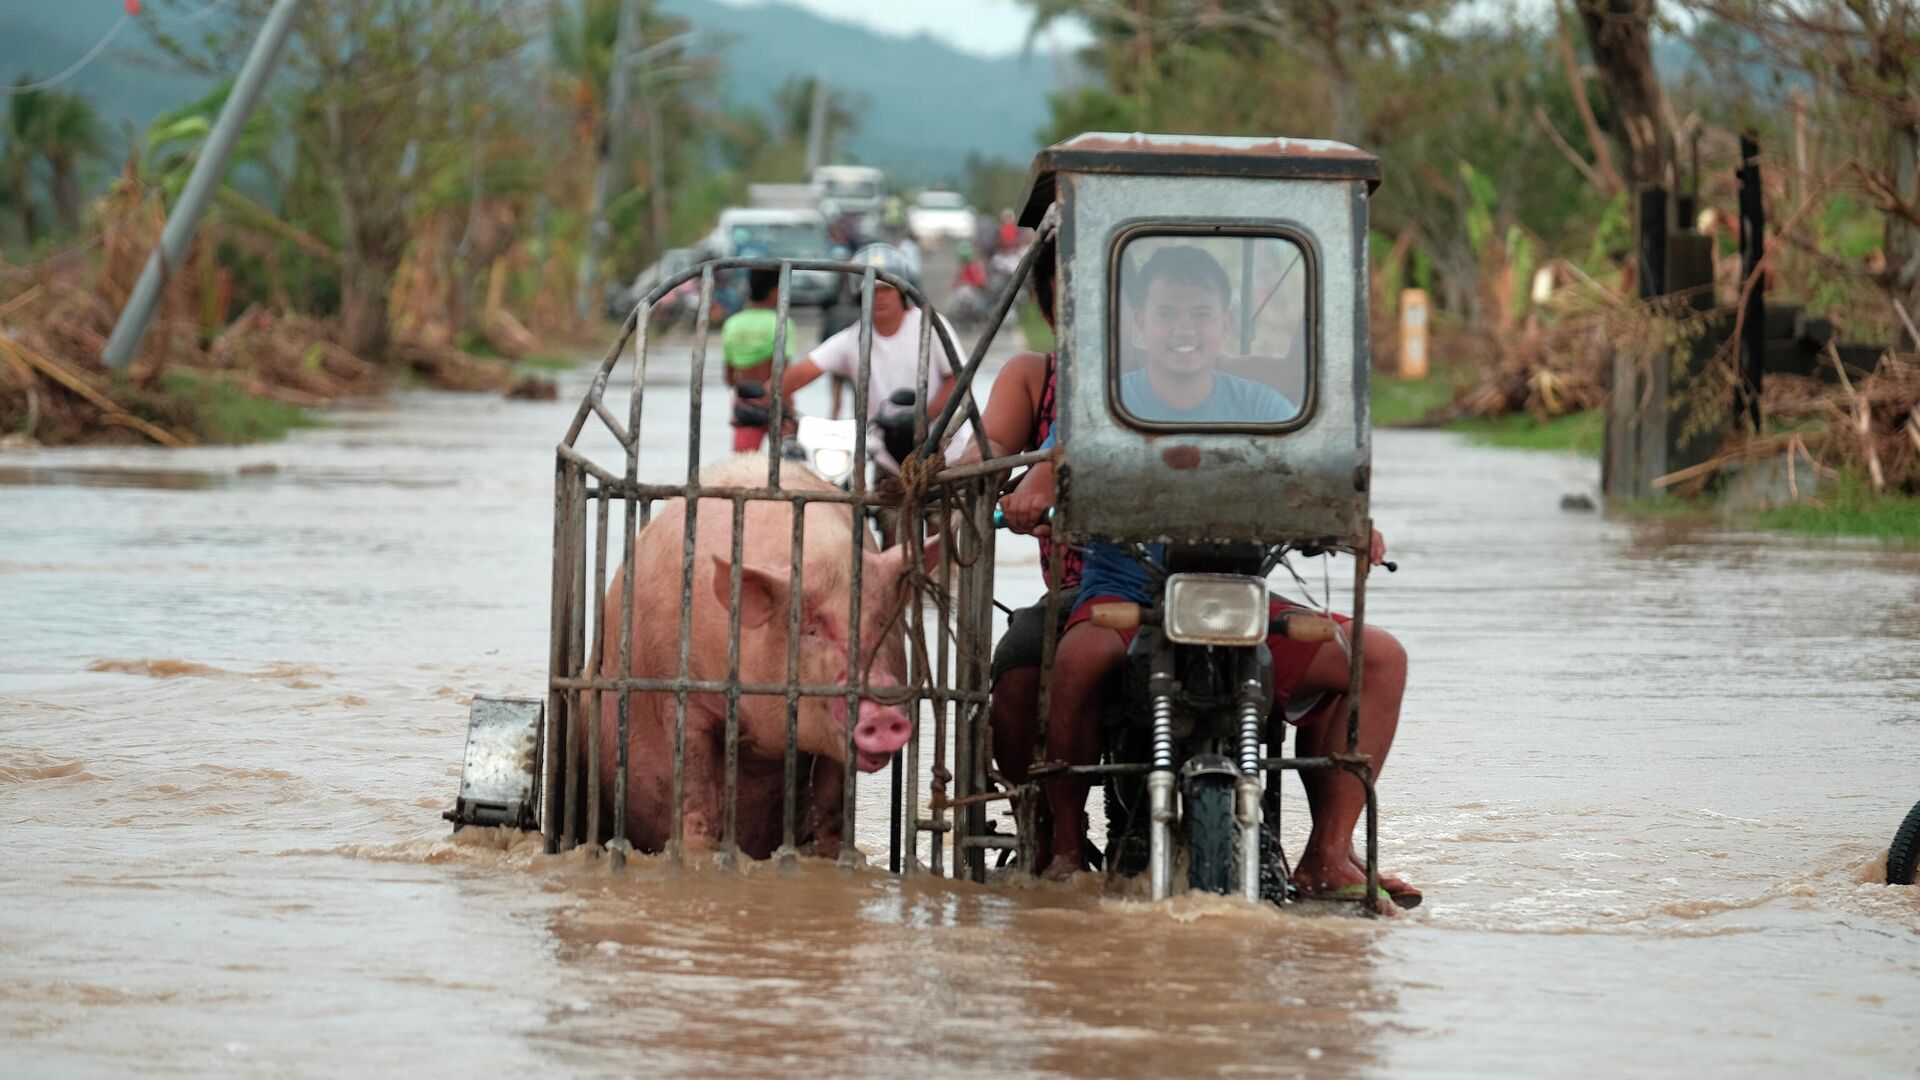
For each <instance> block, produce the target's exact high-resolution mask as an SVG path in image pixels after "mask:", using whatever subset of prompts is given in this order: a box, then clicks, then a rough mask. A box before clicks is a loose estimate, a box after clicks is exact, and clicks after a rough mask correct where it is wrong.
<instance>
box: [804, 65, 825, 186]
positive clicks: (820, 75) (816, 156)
mask: <svg viewBox="0 0 1920 1080" xmlns="http://www.w3.org/2000/svg"><path fill="white" fill-rule="evenodd" d="M828 93H830V91H829V90H828V89H827V73H826V72H824V71H821V72H816V73H815V74H814V76H813V102H812V104H811V106H810V107H809V108H808V110H807V177H808V179H812V177H813V170H815V169H817V168H819V167H820V166H822V165H825V164H826V153H827V95H828Z"/></svg>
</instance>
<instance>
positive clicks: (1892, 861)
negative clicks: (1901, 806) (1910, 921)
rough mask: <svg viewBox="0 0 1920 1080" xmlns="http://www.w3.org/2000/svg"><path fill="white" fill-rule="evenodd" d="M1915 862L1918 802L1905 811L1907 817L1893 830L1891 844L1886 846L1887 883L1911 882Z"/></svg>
mask: <svg viewBox="0 0 1920 1080" xmlns="http://www.w3.org/2000/svg"><path fill="white" fill-rule="evenodd" d="M1916 863H1920V803H1915V804H1914V805H1913V809H1911V810H1909V811H1907V818H1906V820H1905V821H1902V822H1901V823H1900V827H1899V828H1898V829H1895V830H1894V833H1893V844H1892V846H1890V847H1888V848H1887V884H1889V885H1911V884H1913V877H1914V871H1915V869H1916V865H1915V864H1916Z"/></svg>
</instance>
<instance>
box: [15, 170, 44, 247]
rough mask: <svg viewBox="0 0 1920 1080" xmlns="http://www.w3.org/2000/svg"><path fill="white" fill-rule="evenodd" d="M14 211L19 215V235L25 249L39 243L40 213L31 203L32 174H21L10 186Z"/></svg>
mask: <svg viewBox="0 0 1920 1080" xmlns="http://www.w3.org/2000/svg"><path fill="white" fill-rule="evenodd" d="M10 186H11V188H12V195H13V205H14V209H15V210H16V211H18V212H19V214H20V234H21V238H22V239H24V240H25V241H26V244H27V247H29V248H31V247H33V245H35V244H37V243H39V242H40V211H39V208H38V207H36V206H35V205H34V203H33V180H32V174H30V173H28V174H23V175H22V176H21V177H20V178H18V179H16V180H15V182H14V183H13V184H12V185H10Z"/></svg>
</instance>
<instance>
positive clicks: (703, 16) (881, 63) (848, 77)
mask: <svg viewBox="0 0 1920 1080" xmlns="http://www.w3.org/2000/svg"><path fill="white" fill-rule="evenodd" d="M659 6H660V9H661V10H663V11H669V12H672V13H674V14H676V15H682V16H685V17H686V18H688V19H690V20H692V21H693V23H694V24H695V25H697V26H700V27H703V28H708V29H712V30H715V31H718V32H720V33H721V34H723V35H725V36H726V37H729V38H732V39H733V40H732V41H731V42H730V43H729V44H727V45H725V46H724V47H723V48H722V49H721V50H720V54H721V56H722V57H723V58H724V60H725V64H726V90H727V94H728V96H729V98H731V99H732V100H733V101H734V102H745V103H754V102H757V101H766V100H769V99H770V98H771V96H772V93H773V91H774V89H775V88H776V87H778V86H779V85H780V84H781V83H782V82H785V81H786V80H787V79H789V78H791V77H793V76H796V75H811V74H814V73H816V72H818V73H822V74H824V75H825V76H826V79H827V81H828V82H829V83H830V84H832V85H833V86H835V87H836V88H839V89H843V90H847V91H850V92H852V93H855V94H859V95H862V96H864V97H865V98H866V100H867V104H868V111H867V113H866V115H865V116H864V117H863V118H862V121H861V125H860V130H859V132H858V133H857V134H855V136H854V137H853V138H852V140H851V141H850V143H849V144H848V145H847V149H849V150H850V151H851V152H852V153H853V155H854V156H856V157H858V158H860V159H861V160H862V161H863V162H866V163H868V164H873V165H878V166H880V167H881V168H883V169H886V170H887V171H888V172H890V173H892V174H894V175H895V176H897V177H899V178H901V179H903V180H906V181H908V182H911V183H930V182H934V181H938V180H942V179H957V178H958V177H959V176H960V171H961V165H962V163H963V162H965V161H966V157H967V154H968V153H969V152H974V151H977V152H979V153H981V154H984V155H986V156H988V157H1001V158H1007V159H1010V160H1012V161H1016V162H1025V161H1026V160H1027V159H1029V158H1031V157H1032V156H1033V154H1034V151H1036V150H1038V149H1039V148H1040V147H1039V142H1038V140H1037V139H1036V137H1035V133H1036V132H1037V131H1038V130H1039V129H1040V128H1041V127H1043V126H1044V125H1045V124H1046V122H1047V115H1048V114H1047V95H1048V94H1049V93H1051V92H1052V91H1053V90H1055V89H1056V88H1057V86H1058V80H1057V79H1056V77H1055V74H1054V62H1053V60H1052V59H1050V58H1049V57H1047V56H1045V55H1042V54H1039V53H1035V54H1034V55H1032V56H1029V57H1026V58H1019V57H1013V58H1008V59H1001V60H993V59H987V58H984V57H980V56H975V55H973V54H971V53H965V52H961V51H959V50H957V49H954V48H952V47H950V46H948V45H946V44H944V43H943V42H941V41H939V40H938V39H936V38H933V37H929V36H927V35H924V34H923V35H920V36H917V37H911V38H903V37H892V36H888V35H885V34H878V33H875V32H873V31H871V30H867V29H865V28H863V27H860V26H858V25H855V24H853V23H847V22H839V21H835V20H832V19H828V18H825V17H823V16H820V15H817V14H814V13H813V12H811V11H807V10H806V9H804V8H799V7H794V6H792V5H788V4H783V3H770V4H765V5H762V6H758V7H744V8H743V7H735V6H733V5H731V4H723V3H719V2H717V0H660V5H659Z"/></svg>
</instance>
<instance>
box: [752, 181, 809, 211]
mask: <svg viewBox="0 0 1920 1080" xmlns="http://www.w3.org/2000/svg"><path fill="white" fill-rule="evenodd" d="M747 205H748V206H750V207H753V208H754V209H757V210H818V209H820V193H819V192H818V191H815V190H814V187H813V185H812V184H748V185H747Z"/></svg>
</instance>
